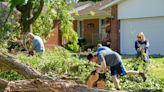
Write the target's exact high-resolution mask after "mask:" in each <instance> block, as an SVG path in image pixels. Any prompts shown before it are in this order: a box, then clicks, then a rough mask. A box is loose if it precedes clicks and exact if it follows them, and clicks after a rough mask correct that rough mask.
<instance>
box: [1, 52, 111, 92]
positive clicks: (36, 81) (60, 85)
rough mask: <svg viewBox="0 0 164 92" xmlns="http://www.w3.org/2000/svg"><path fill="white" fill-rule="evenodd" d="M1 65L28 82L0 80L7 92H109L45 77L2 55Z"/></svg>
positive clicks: (27, 66)
mask: <svg viewBox="0 0 164 92" xmlns="http://www.w3.org/2000/svg"><path fill="white" fill-rule="evenodd" d="M0 65H1V66H3V67H4V68H5V69H11V70H14V71H16V72H17V73H19V74H21V75H23V76H24V77H25V78H26V79H27V80H18V81H7V80H3V79H1V80H0V87H1V88H2V89H5V92H46V91H47V92H109V91H108V90H102V89H97V88H88V87H87V86H84V85H80V84H77V83H75V82H74V81H68V80H67V81H66V80H60V79H55V78H51V77H49V76H45V75H43V74H42V73H40V72H39V71H37V70H35V69H33V68H31V67H30V66H29V65H27V64H24V63H21V62H20V61H18V60H17V59H16V58H14V57H12V56H10V55H7V54H3V53H0Z"/></svg>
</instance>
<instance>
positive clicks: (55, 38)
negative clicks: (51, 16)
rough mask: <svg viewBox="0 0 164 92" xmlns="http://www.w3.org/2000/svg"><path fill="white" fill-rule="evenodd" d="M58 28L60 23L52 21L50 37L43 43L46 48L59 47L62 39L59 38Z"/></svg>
mask: <svg viewBox="0 0 164 92" xmlns="http://www.w3.org/2000/svg"><path fill="white" fill-rule="evenodd" d="M59 26H60V21H58V20H56V21H54V27H53V32H52V36H51V37H50V38H49V39H48V40H47V42H46V43H45V47H46V48H53V47H54V46H56V45H61V43H62V39H61V36H60V30H59Z"/></svg>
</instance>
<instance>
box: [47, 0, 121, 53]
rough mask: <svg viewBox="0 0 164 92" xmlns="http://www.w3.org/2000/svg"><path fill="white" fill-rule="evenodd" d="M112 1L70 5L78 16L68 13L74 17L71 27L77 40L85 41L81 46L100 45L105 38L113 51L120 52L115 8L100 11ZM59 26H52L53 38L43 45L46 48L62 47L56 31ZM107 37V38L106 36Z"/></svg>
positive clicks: (58, 32)
mask: <svg viewBox="0 0 164 92" xmlns="http://www.w3.org/2000/svg"><path fill="white" fill-rule="evenodd" d="M112 1H113V0H102V1H100V2H98V3H94V2H91V1H89V2H80V3H77V4H72V6H73V7H74V8H75V10H76V11H77V12H78V14H79V16H77V15H76V14H74V13H73V12H72V11H70V13H71V14H72V16H73V17H74V19H75V20H74V21H73V27H74V30H75V31H77V33H78V37H79V40H83V41H85V43H84V44H83V46H86V47H87V46H88V47H90V46H96V45H97V43H102V41H103V39H104V38H105V37H107V38H108V37H110V38H111V42H110V43H111V48H112V49H113V50H115V51H118V52H119V51H120V46H119V44H120V42H119V31H118V29H119V20H117V18H116V16H117V7H116V6H112V8H107V9H102V10H101V8H102V7H103V6H106V5H108V4H109V3H112ZM58 26H59V25H56V22H55V24H54V30H55V31H54V33H53V34H54V36H53V37H51V38H50V39H49V40H48V42H47V43H46V44H45V45H46V47H47V48H51V47H54V46H55V45H62V44H63V43H64V41H63V40H62V38H61V36H60V31H59V29H58ZM107 35H109V36H107Z"/></svg>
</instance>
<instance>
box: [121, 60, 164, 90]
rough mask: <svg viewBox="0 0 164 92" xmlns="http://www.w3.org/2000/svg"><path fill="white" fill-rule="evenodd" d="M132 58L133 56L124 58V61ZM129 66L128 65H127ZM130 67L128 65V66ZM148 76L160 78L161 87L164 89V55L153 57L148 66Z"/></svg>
mask: <svg viewBox="0 0 164 92" xmlns="http://www.w3.org/2000/svg"><path fill="white" fill-rule="evenodd" d="M129 60H131V58H126V59H123V62H124V63H127V61H129ZM125 67H127V66H125ZM127 69H128V67H127ZM148 76H149V77H148V78H149V79H150V78H151V79H152V78H154V79H158V80H160V81H161V82H160V86H161V89H163V90H164V57H158V58H151V61H150V64H149V68H148Z"/></svg>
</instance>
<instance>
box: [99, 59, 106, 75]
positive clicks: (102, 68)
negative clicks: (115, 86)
mask: <svg viewBox="0 0 164 92" xmlns="http://www.w3.org/2000/svg"><path fill="white" fill-rule="evenodd" d="M106 70H107V66H106V62H105V61H102V62H101V65H100V67H99V68H98V69H97V72H98V73H99V72H106Z"/></svg>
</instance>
